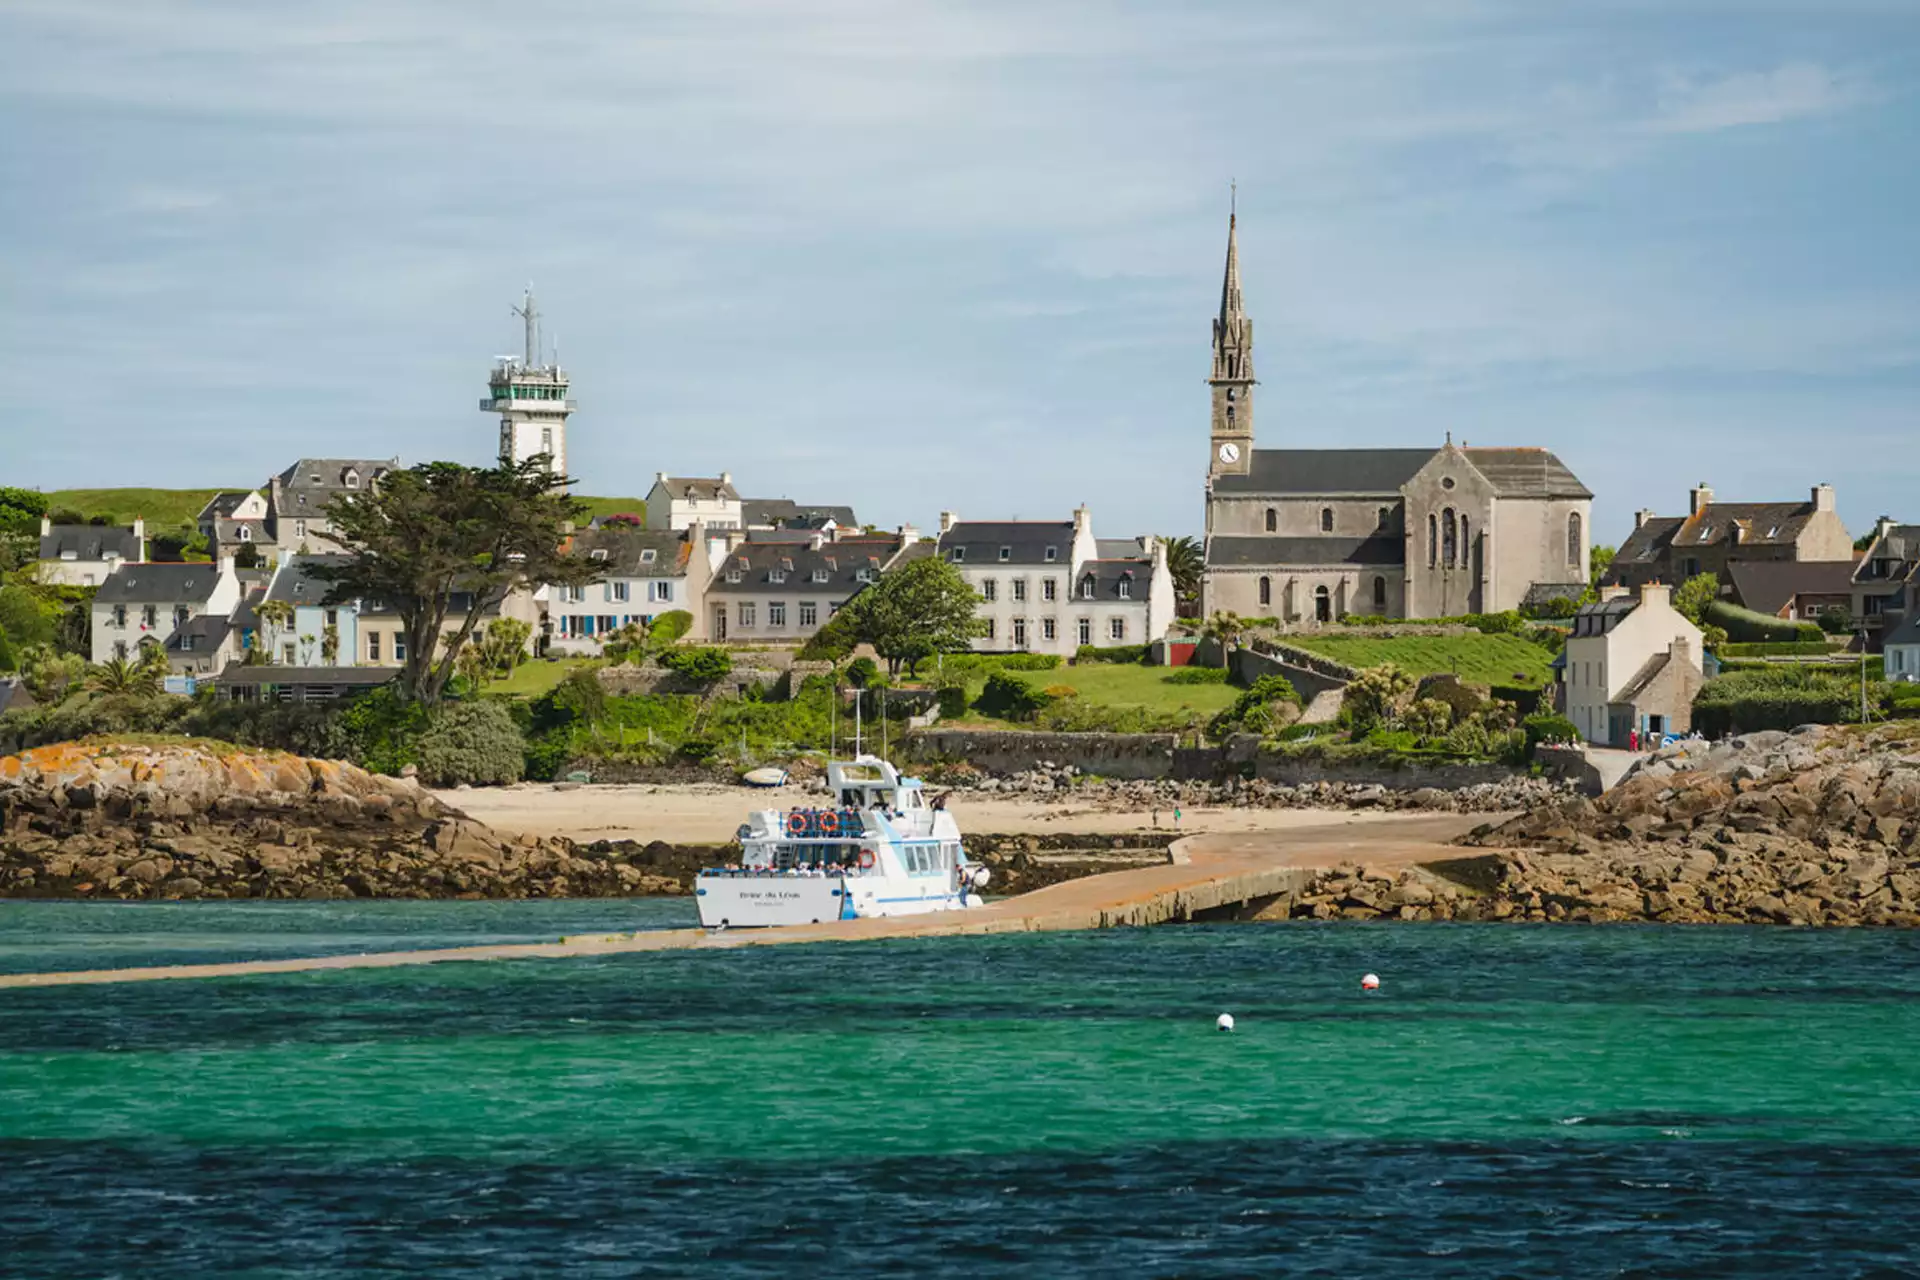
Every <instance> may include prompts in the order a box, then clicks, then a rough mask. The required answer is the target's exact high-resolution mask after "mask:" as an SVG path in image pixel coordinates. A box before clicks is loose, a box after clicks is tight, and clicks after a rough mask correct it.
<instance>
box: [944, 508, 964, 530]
mask: <svg viewBox="0 0 1920 1280" xmlns="http://www.w3.org/2000/svg"><path fill="white" fill-rule="evenodd" d="M959 522H960V517H959V516H957V515H955V514H954V513H953V512H951V511H942V512H941V513H940V532H941V533H942V534H948V533H952V532H953V526H954V525H956V524H958V523H959Z"/></svg>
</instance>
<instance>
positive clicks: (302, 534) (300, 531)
mask: <svg viewBox="0 0 1920 1280" xmlns="http://www.w3.org/2000/svg"><path fill="white" fill-rule="evenodd" d="M293 536H294V537H296V538H300V539H302V540H304V539H305V538H306V536H307V522H306V521H305V520H295V521H294V522H293Z"/></svg>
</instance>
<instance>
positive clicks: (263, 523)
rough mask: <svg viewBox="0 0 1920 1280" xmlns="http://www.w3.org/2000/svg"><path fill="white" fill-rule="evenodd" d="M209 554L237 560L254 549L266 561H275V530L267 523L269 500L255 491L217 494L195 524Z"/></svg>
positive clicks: (210, 499) (201, 511) (209, 501)
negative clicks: (245, 550)
mask: <svg viewBox="0 0 1920 1280" xmlns="http://www.w3.org/2000/svg"><path fill="white" fill-rule="evenodd" d="M196 523H197V524H198V525H199V528H200V536H201V537H203V538H205V539H206V540H207V550H208V554H210V555H212V556H213V557H214V558H216V559H218V558H219V557H220V556H238V555H239V554H240V553H241V551H242V550H244V549H246V548H247V547H252V548H253V549H254V550H255V551H256V552H258V553H259V554H260V556H261V557H262V558H263V559H272V558H274V551H275V548H274V545H273V529H272V527H271V526H270V525H269V524H268V522H267V500H266V498H265V496H264V495H262V494H261V493H259V492H258V491H257V490H256V491H249V490H231V491H228V492H225V493H216V494H214V495H213V497H211V498H209V499H207V505H206V506H204V507H202V508H200V515H199V517H198V519H197V520H196Z"/></svg>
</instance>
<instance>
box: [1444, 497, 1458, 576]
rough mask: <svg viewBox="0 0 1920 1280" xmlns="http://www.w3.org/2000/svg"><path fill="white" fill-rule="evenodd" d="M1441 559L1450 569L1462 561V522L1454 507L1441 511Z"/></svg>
mask: <svg viewBox="0 0 1920 1280" xmlns="http://www.w3.org/2000/svg"><path fill="white" fill-rule="evenodd" d="M1440 559H1441V561H1442V562H1443V563H1444V564H1445V565H1446V566H1447V568H1449V569H1451V568H1453V567H1454V566H1456V565H1458V564H1459V563H1460V523H1459V521H1458V520H1456V519H1455V518H1454V514H1453V508H1452V507H1448V508H1447V509H1446V510H1445V511H1443V512H1441V513H1440Z"/></svg>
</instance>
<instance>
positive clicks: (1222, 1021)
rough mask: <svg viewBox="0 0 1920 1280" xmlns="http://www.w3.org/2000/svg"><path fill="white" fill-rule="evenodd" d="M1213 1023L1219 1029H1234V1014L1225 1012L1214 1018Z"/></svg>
mask: <svg viewBox="0 0 1920 1280" xmlns="http://www.w3.org/2000/svg"><path fill="white" fill-rule="evenodd" d="M1213 1025H1214V1027H1215V1028H1217V1029H1218V1030H1221V1031H1231V1030H1233V1015H1232V1014H1230V1013H1223V1014H1221V1015H1220V1016H1219V1017H1217V1018H1215V1019H1214V1020H1213Z"/></svg>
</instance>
